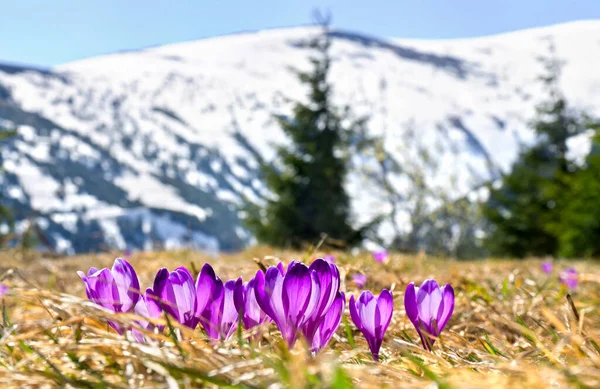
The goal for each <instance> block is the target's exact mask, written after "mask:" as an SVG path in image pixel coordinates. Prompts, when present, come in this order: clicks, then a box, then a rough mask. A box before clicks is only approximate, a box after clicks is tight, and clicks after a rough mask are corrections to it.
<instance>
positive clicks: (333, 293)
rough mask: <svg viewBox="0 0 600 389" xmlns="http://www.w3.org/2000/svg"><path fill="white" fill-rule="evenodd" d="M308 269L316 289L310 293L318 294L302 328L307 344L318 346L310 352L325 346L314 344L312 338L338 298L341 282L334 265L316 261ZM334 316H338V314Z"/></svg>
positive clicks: (319, 260)
mask: <svg viewBox="0 0 600 389" xmlns="http://www.w3.org/2000/svg"><path fill="white" fill-rule="evenodd" d="M308 269H309V271H310V272H311V273H314V276H315V279H316V281H317V285H316V286H317V288H314V287H313V291H312V292H313V294H315V293H318V296H317V298H318V302H317V306H316V307H315V309H314V311H313V312H312V313H311V314H310V316H309V318H308V320H307V321H306V323H304V325H303V326H302V333H303V334H304V336H305V338H306V340H307V342H308V344H310V345H315V344H316V345H317V346H319V347H316V348H314V347H313V350H312V351H317V350H318V349H320V348H322V347H323V346H325V344H320V342H316V343H315V342H313V338H314V336H315V334H316V332H317V330H318V328H319V326H320V325H321V322H322V321H323V319H324V318H325V315H326V314H327V313H328V312H329V311H330V310H331V309H332V304H333V302H334V300H335V299H336V298H337V297H338V296H339V291H340V283H341V281H340V272H339V270H338V268H337V266H336V265H335V264H331V263H328V262H326V261H325V260H323V259H317V260H316V261H314V262H313V263H311V264H310V267H309V268H308ZM311 275H312V274H311ZM339 310H340V309H338V311H339ZM336 314H337V315H339V312H337V313H336ZM340 319H341V316H340ZM338 324H339V323H338ZM336 328H337V327H336ZM336 328H333V329H332V330H333V331H334V332H335V329H336ZM332 335H333V334H332ZM330 338H331V337H330ZM327 341H329V339H327Z"/></svg>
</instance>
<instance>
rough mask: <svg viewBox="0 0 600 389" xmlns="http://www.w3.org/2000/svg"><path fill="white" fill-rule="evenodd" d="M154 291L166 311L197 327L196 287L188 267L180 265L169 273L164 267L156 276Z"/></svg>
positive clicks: (189, 325)
mask: <svg viewBox="0 0 600 389" xmlns="http://www.w3.org/2000/svg"><path fill="white" fill-rule="evenodd" d="M153 291H154V294H155V295H156V296H157V298H158V299H159V303H160V307H161V308H162V310H163V311H164V312H165V313H167V314H169V315H170V316H172V317H174V318H175V319H176V320H177V321H178V322H179V323H181V324H183V325H184V326H186V327H189V328H191V329H194V328H196V326H197V325H198V322H199V319H198V317H197V315H196V312H197V302H196V288H195V287H194V278H193V277H192V275H191V274H190V272H189V270H188V269H186V268H185V267H183V266H180V267H178V268H177V269H175V270H174V271H173V272H171V273H169V270H167V269H166V268H164V267H163V268H162V269H160V270H159V271H158V272H157V273H156V276H155V277H154V286H153Z"/></svg>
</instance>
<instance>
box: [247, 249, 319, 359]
mask: <svg viewBox="0 0 600 389" xmlns="http://www.w3.org/2000/svg"><path fill="white" fill-rule="evenodd" d="M255 280H256V300H257V301H258V305H259V306H260V308H261V309H262V310H263V311H264V312H265V313H266V314H267V315H268V316H269V317H270V318H271V319H273V321H274V322H275V324H277V327H278V328H279V330H280V331H281V335H282V336H283V339H284V340H285V341H286V343H287V345H288V347H289V348H292V347H293V346H294V344H295V343H296V340H297V338H298V335H299V333H300V331H301V329H302V327H303V326H304V324H305V323H306V322H307V321H308V319H309V318H310V316H311V314H312V313H313V311H314V310H315V308H316V307H317V303H318V302H319V285H318V280H317V278H316V274H315V272H312V271H310V269H309V268H308V266H306V265H305V264H303V263H301V262H297V261H292V262H291V263H290V264H289V265H288V268H287V272H286V273H285V275H284V274H283V272H282V271H281V269H280V268H279V267H275V266H271V267H270V268H269V269H267V272H266V273H265V274H263V273H262V272H261V271H259V272H257V273H256V276H255Z"/></svg>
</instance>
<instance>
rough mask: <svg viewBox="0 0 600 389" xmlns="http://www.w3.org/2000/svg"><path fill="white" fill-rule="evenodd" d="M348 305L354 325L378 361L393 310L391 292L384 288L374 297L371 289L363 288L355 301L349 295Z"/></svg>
mask: <svg viewBox="0 0 600 389" xmlns="http://www.w3.org/2000/svg"><path fill="white" fill-rule="evenodd" d="M349 305H350V317H351V318H352V321H353V322H354V325H356V327H357V328H358V329H359V331H360V332H362V334H363V335H364V337H365V338H366V339H367V343H368V344H369V349H370V350H371V354H372V355H373V359H375V360H376V361H378V360H379V349H380V348H381V343H383V337H384V335H385V331H387V328H388V326H389V325H390V321H391V320H392V313H393V311H394V300H393V297H392V293H391V292H390V291H388V290H387V289H384V290H382V291H381V293H380V294H379V297H377V298H375V296H373V294H372V293H371V291H368V290H365V291H364V292H362V293H361V295H360V297H359V298H358V300H356V302H355V301H354V296H350V303H349Z"/></svg>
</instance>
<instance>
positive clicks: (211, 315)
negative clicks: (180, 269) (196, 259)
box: [197, 264, 242, 340]
mask: <svg viewBox="0 0 600 389" xmlns="http://www.w3.org/2000/svg"><path fill="white" fill-rule="evenodd" d="M202 271H203V272H204V271H206V273H205V274H206V276H205V277H203V276H202V273H201V274H200V276H199V278H198V284H197V290H212V291H213V292H212V298H211V299H210V300H209V302H208V304H207V305H206V308H205V309H204V311H203V312H202V314H201V315H200V323H202V327H204V330H205V331H206V335H207V336H208V337H209V338H211V339H215V340H227V339H229V338H230V337H231V335H233V334H234V333H235V330H236V329H237V325H238V318H239V314H238V311H237V309H236V307H235V302H234V294H235V290H236V289H238V288H240V286H241V285H242V278H241V277H240V278H238V279H237V280H230V281H227V282H226V283H225V284H223V281H221V279H220V278H219V277H217V276H216V274H215V273H214V271H212V267H210V265H208V264H207V265H205V267H204V268H203V269H202Z"/></svg>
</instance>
